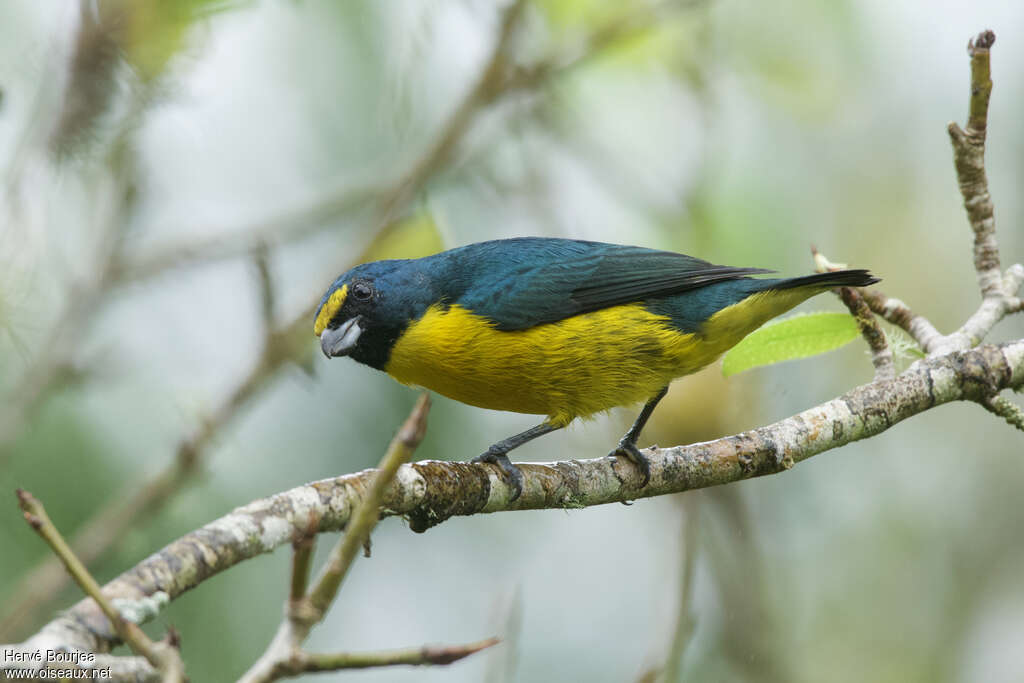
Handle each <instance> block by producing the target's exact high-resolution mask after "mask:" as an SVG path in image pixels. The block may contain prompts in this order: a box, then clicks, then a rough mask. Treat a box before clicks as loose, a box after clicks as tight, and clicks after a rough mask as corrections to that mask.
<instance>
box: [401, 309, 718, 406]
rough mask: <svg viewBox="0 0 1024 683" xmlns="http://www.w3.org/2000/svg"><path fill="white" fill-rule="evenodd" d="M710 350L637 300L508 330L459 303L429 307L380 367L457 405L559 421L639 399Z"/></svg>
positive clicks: (705, 359) (699, 363)
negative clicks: (637, 302)
mask: <svg viewBox="0 0 1024 683" xmlns="http://www.w3.org/2000/svg"><path fill="white" fill-rule="evenodd" d="M709 354H710V355H709ZM715 357H717V353H715V352H714V350H713V349H711V348H709V347H708V346H707V345H705V344H700V343H698V338H697V336H696V335H693V334H683V333H680V332H679V331H677V330H674V329H672V328H671V327H670V326H669V325H668V319H667V318H665V317H664V316H658V315H654V314H652V313H650V312H648V311H647V310H645V309H644V308H643V306H641V305H639V304H630V305H626V306H615V307H612V308H607V309H604V310H600V311H596V312H593V313H587V314H583V315H578V316H573V317H571V318H567V319H565V320H561V321H558V322H555V323H548V324H545V325H538V326H536V327H532V328H530V329H526V330H516V331H511V332H506V331H501V330H497V329H495V328H494V325H493V323H491V322H490V321H488V320H487V319H485V318H482V317H480V316H477V315H475V314H473V313H471V312H470V311H468V310H466V309H464V308H462V307H460V306H451V307H448V308H446V309H445V308H441V307H439V306H433V307H431V308H430V309H429V310H428V311H427V312H426V313H425V314H424V315H423V316H422V317H421V318H420V319H419V320H417V321H415V322H414V323H412V324H411V325H410V326H409V328H408V329H407V330H406V332H405V333H404V334H403V335H402V337H401V338H400V339H399V340H398V341H397V342H396V343H395V345H394V347H393V348H392V351H391V358H390V361H389V363H388V365H387V368H386V369H387V372H388V373H389V374H391V375H392V376H393V377H394V378H395V379H397V380H398V381H400V382H403V383H405V384H413V385H419V386H423V387H426V388H428V389H432V390H434V391H437V392H438V393H441V394H444V395H445V396H448V397H450V398H454V399H456V400H458V401H462V402H463V403H469V404H471V405H475V406H480V407H482V408H491V409H494V410H510V411H514V412H518V413H531V414H540V415H547V416H548V417H549V419H550V420H551V421H552V422H555V423H556V424H560V425H562V424H567V423H568V422H570V421H572V419H573V418H575V417H579V416H587V415H592V414H594V413H596V412H599V411H602V410H607V409H609V408H612V407H614V406H618V405H626V404H630V403H636V402H639V401H646V400H648V399H649V398H651V397H652V396H653V395H654V394H655V393H657V391H658V390H659V389H660V388H661V387H663V386H665V385H666V384H668V383H669V382H670V381H671V380H672V379H673V378H675V377H678V376H680V375H684V374H687V373H689V372H694V371H695V370H698V369H699V368H701V367H703V366H704V365H706V364H707V363H709V362H711V360H713V359H714V358H715Z"/></svg>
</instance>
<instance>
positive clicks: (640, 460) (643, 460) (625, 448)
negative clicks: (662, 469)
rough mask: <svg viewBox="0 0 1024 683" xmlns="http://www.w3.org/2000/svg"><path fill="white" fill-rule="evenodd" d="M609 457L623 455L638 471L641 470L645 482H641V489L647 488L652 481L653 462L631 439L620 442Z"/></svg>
mask: <svg viewBox="0 0 1024 683" xmlns="http://www.w3.org/2000/svg"><path fill="white" fill-rule="evenodd" d="M608 455H609V456H616V455H621V456H622V457H624V458H626V459H628V460H629V461H630V462H631V463H633V464H634V465H635V466H636V468H637V469H638V470H640V476H641V477H642V478H643V481H641V482H640V488H643V487H645V486H647V484H649V483H650V481H651V462H650V460H648V459H647V456H645V455H644V454H643V453H641V452H640V449H639V448H637V446H636V442H634V441H630V440H629V439H622V440H621V441H619V445H618V446H616V447H615V450H613V451H612V452H611V453H609V454H608Z"/></svg>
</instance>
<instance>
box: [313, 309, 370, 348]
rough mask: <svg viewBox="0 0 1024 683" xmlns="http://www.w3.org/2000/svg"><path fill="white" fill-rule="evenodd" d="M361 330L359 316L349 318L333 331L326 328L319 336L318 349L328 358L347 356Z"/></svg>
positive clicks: (357, 339)
mask: <svg viewBox="0 0 1024 683" xmlns="http://www.w3.org/2000/svg"><path fill="white" fill-rule="evenodd" d="M362 333H363V328H362V327H360V326H359V316H358V315H357V316H356V317H354V318H349V319H348V320H346V321H345V322H343V323H342V324H341V325H339V326H338V327H336V328H334V329H333V330H332V329H330V328H327V329H326V330H324V331H323V332H322V333H321V334H320V348H321V349H323V350H324V355H325V356H327V357H328V358H331V357H332V356H333V357H337V356H347V355H348V354H349V352H350V351H351V350H352V347H353V346H355V345H356V342H357V341H359V335H361V334H362Z"/></svg>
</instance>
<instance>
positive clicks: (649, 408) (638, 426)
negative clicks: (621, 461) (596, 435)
mask: <svg viewBox="0 0 1024 683" xmlns="http://www.w3.org/2000/svg"><path fill="white" fill-rule="evenodd" d="M667 393H668V387H663V388H662V390H661V391H659V392H658V393H657V394H656V395H655V396H654V398H652V399H651V400H650V401H648V402H647V403H646V404H644V407H643V410H641V411H640V414H639V415H637V416H636V421H635V422H633V426H632V427H630V428H629V431H628V432H626V435H625V436H624V437H622V438H621V439H619V445H618V446H617V447H616V448H615V450H613V451H612V452H611V453H609V454H608V455H621V456H623V457H626V458H629V460H630V462H632V463H633V464H634V465H636V467H637V469H638V470H640V474H642V475H643V477H644V481H643V483H642V484H640V486H641V487H644V486H647V482H649V481H650V480H651V463H649V462H648V461H647V458H646V457H645V456H644V454H643V453H641V452H640V449H639V448H637V446H636V440H637V439H638V438H639V437H640V432H642V431H643V429H644V425H646V424H647V421H648V420H649V419H651V413H653V412H654V408H655V406H657V405H658V401H660V400H661V399H663V398H665V394H667Z"/></svg>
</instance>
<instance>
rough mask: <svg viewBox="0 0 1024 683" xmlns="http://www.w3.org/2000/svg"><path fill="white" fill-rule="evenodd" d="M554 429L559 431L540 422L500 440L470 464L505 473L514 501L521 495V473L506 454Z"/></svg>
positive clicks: (550, 425)
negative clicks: (494, 468)
mask: <svg viewBox="0 0 1024 683" xmlns="http://www.w3.org/2000/svg"><path fill="white" fill-rule="evenodd" d="M556 429H561V427H559V426H556V425H553V424H551V423H550V422H541V423H540V424H539V425H537V426H536V427H531V428H530V429H527V430H526V431H525V432H520V433H518V434H514V435H512V436H510V437H508V438H507V439H502V440H501V441H499V442H498V443H496V444H494V445H493V446H491V447H490V448H488V449H487V451H486V452H485V453H484V454H483V455H478V456H477V457H475V458H473V459H472V460H471V461H470V462H489V463H491V464H492V465H497V466H498V467H500V468H501V471H502V472H504V473H505V478H506V479H508V483H509V485H510V486H511V487H512V500H515V499H516V498H518V497H519V496H520V495H522V493H523V473H522V472H520V471H519V468H518V467H516V466H515V465H513V464H512V461H510V460H509V459H508V455H507V453H508V452H509V451H510V450H512V449H513V448H519V447H520V446H522V445H523V444H524V443H526V442H527V441H533V440H534V439H536V438H537V437H538V436H544V435H545V434H550V433H551V432H553V431H555V430H556Z"/></svg>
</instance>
